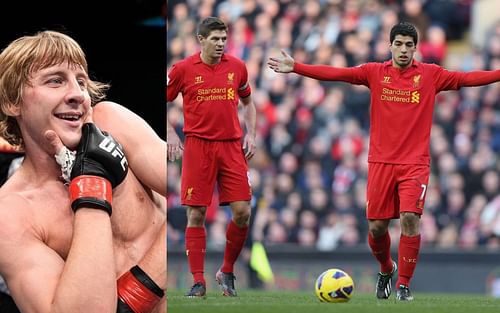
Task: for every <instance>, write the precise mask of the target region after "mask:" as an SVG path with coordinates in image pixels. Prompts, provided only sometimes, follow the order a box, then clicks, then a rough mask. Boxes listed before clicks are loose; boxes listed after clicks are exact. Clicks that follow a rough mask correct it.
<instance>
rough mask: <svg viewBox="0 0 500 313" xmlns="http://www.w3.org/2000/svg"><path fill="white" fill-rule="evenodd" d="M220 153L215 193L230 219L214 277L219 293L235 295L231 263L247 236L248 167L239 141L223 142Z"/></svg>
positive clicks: (233, 261) (249, 190)
mask: <svg viewBox="0 0 500 313" xmlns="http://www.w3.org/2000/svg"><path fill="white" fill-rule="evenodd" d="M223 146H224V149H223V150H222V149H221V151H224V155H223V156H221V159H222V160H223V162H221V164H222V165H221V167H220V172H219V185H218V187H219V195H220V202H221V204H225V203H229V204H230V206H231V211H232V219H231V220H230V221H229V223H228V225H227V230H226V246H225V249H224V260H223V263H222V266H221V268H220V270H219V271H218V272H217V274H216V280H217V282H218V283H219V285H220V286H221V288H222V292H223V295H225V296H236V290H235V287H234V279H235V276H234V264H235V262H236V260H237V259H238V257H239V255H240V253H241V250H242V248H243V245H244V244H245V240H246V238H247V235H248V224H249V221H250V212H251V207H250V199H251V196H252V193H251V189H250V182H249V177H248V167H247V163H246V160H245V158H244V156H243V152H242V150H241V143H240V142H239V141H235V142H225V143H223Z"/></svg>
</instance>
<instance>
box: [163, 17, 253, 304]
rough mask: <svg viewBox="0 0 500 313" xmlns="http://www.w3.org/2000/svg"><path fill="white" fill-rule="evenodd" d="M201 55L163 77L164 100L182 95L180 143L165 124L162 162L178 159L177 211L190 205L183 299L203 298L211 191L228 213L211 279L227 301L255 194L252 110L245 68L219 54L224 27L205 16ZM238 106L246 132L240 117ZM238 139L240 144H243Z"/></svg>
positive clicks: (233, 293) (232, 292) (201, 27)
mask: <svg viewBox="0 0 500 313" xmlns="http://www.w3.org/2000/svg"><path fill="white" fill-rule="evenodd" d="M198 40H199V42H200V46H201V52H198V53H196V54H194V55H192V56H190V57H187V58H186V59H184V60H181V61H179V62H177V63H176V64H174V65H173V66H172V67H171V68H170V70H169V72H168V76H167V101H173V100H175V99H176V97H177V96H178V94H179V93H181V94H182V100H183V114H184V128H183V132H184V135H185V142H184V143H181V141H180V139H179V136H178V135H177V134H176V132H175V130H174V129H173V127H172V126H171V125H170V124H169V123H168V121H167V157H168V159H169V160H171V161H175V160H176V159H178V158H179V157H181V155H182V158H183V162H182V177H181V196H182V204H183V205H185V206H187V217H188V223H187V227H186V231H185V238H186V239H185V245H186V254H187V258H188V264H189V267H190V271H191V273H192V274H193V286H192V288H191V290H190V291H188V293H187V294H186V296H188V297H205V296H206V281H205V277H204V259H205V248H206V230H205V225H204V224H205V214H206V209H207V206H209V205H210V204H211V201H212V195H213V192H214V188H215V184H216V183H217V188H218V191H219V203H220V204H221V205H230V206H231V210H232V213H233V216H232V220H231V221H230V222H229V224H228V227H227V232H226V238H227V241H226V247H225V250H224V260H223V264H222V266H221V268H220V269H219V271H218V272H217V273H216V280H217V282H218V283H219V285H220V286H221V289H222V293H223V295H225V296H236V290H235V287H234V279H235V275H234V263H235V262H236V260H237V258H238V256H239V254H240V252H241V250H242V248H243V244H244V242H245V240H246V237H247V234H248V224H249V219H250V199H251V197H252V191H251V187H250V182H249V177H248V164H247V161H248V160H249V159H250V158H252V156H253V155H254V153H255V149H256V145H255V121H256V109H255V106H254V104H253V102H252V98H251V88H250V85H249V83H248V74H247V69H246V66H245V64H244V63H243V61H241V60H239V59H237V58H235V57H233V56H231V55H227V54H224V48H225V45H226V40H227V25H226V24H225V23H224V22H223V21H222V20H220V19H219V18H216V17H208V18H206V19H204V20H203V21H201V23H200V24H199V26H198ZM240 103H242V104H243V108H244V110H245V112H244V123H245V130H246V132H245V133H244V132H243V130H242V128H241V126H240V120H239V117H238V110H239V104H240ZM242 138H243V139H242Z"/></svg>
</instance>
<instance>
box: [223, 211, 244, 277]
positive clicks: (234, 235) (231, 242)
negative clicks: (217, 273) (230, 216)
mask: <svg viewBox="0 0 500 313" xmlns="http://www.w3.org/2000/svg"><path fill="white" fill-rule="evenodd" d="M247 234H248V226H244V227H242V228H240V227H238V226H237V225H236V223H235V222H234V221H233V220H231V222H229V225H228V226H227V231H226V248H225V250H224V262H223V263H222V267H221V268H220V270H221V272H224V273H233V271H234V269H233V267H234V263H235V262H236V259H237V258H238V256H239V255H240V252H241V249H242V248H243V245H244V244H245V240H246V239H247Z"/></svg>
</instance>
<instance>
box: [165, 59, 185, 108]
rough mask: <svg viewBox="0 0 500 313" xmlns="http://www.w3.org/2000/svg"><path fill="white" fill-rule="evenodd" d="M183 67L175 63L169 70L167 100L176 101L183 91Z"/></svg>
mask: <svg viewBox="0 0 500 313" xmlns="http://www.w3.org/2000/svg"><path fill="white" fill-rule="evenodd" d="M182 77H183V75H182V67H181V66H179V65H178V64H174V65H173V66H172V67H171V68H170V70H169V71H168V72H167V101H168V102H170V101H174V100H175V98H177V95H178V94H179V92H181V91H182Z"/></svg>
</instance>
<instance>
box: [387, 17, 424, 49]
mask: <svg viewBox="0 0 500 313" xmlns="http://www.w3.org/2000/svg"><path fill="white" fill-rule="evenodd" d="M397 35H402V36H410V37H411V38H413V43H414V44H415V45H417V42H418V33H417V28H416V27H415V25H413V24H411V23H408V22H400V23H398V24H396V25H394V26H393V27H392V29H391V35H390V40H391V44H392V42H393V41H394V39H395V38H396V36H397Z"/></svg>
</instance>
